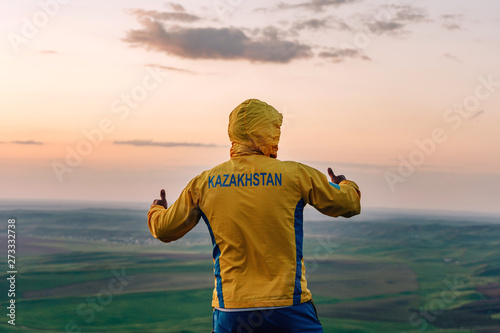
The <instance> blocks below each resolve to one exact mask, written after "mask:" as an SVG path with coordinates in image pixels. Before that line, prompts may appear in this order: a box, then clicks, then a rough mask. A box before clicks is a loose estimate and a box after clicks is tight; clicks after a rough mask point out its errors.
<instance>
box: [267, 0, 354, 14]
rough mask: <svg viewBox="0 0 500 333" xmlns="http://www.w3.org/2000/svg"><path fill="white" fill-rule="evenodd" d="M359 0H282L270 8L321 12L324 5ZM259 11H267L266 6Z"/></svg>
mask: <svg viewBox="0 0 500 333" xmlns="http://www.w3.org/2000/svg"><path fill="white" fill-rule="evenodd" d="M356 1H357V0H309V1H305V2H300V3H296V4H289V3H285V2H280V3H279V4H278V5H277V6H276V7H275V8H273V9H270V10H271V11H277V10H286V9H305V10H311V11H315V12H320V11H322V10H324V8H323V7H328V6H340V5H345V4H348V3H353V2H356ZM257 10H258V11H266V10H267V9H265V8H259V9H257Z"/></svg>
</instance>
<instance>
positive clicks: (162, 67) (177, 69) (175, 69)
mask: <svg viewBox="0 0 500 333" xmlns="http://www.w3.org/2000/svg"><path fill="white" fill-rule="evenodd" d="M146 67H153V68H161V69H164V70H167V71H175V72H181V73H188V74H196V72H193V71H191V70H189V69H183V68H176V67H170V66H163V65H156V64H147V65H146Z"/></svg>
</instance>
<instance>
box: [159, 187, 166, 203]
mask: <svg viewBox="0 0 500 333" xmlns="http://www.w3.org/2000/svg"><path fill="white" fill-rule="evenodd" d="M160 198H161V200H163V201H167V198H166V196H165V190H164V189H162V190H161V191H160Z"/></svg>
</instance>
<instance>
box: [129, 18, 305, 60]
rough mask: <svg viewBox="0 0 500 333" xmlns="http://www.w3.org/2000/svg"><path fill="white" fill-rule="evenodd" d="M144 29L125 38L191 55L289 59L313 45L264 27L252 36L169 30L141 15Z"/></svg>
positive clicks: (231, 31) (147, 46) (231, 30)
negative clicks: (257, 34)
mask: <svg viewBox="0 0 500 333" xmlns="http://www.w3.org/2000/svg"><path fill="white" fill-rule="evenodd" d="M140 23H141V25H142V29H138V30H129V31H128V32H127V34H126V37H125V38H124V39H123V41H125V42H126V43H129V44H130V46H132V47H143V48H145V49H147V50H153V51H158V52H164V53H166V54H173V55H176V56H179V57H182V58H190V59H224V60H238V59H245V60H249V61H255V62H271V63H287V62H290V61H291V60H294V59H300V58H310V57H311V56H312V52H311V47H310V46H308V45H304V44H300V43H298V42H292V41H287V40H284V39H283V37H280V36H278V35H277V34H276V33H274V34H273V33H272V32H271V31H270V30H266V29H263V30H262V33H261V34H260V36H255V37H252V38H250V37H249V36H247V35H246V34H245V33H244V32H243V31H242V30H241V29H238V28H233V27H231V28H211V27H208V28H186V27H179V26H176V27H171V28H168V30H167V29H166V28H165V27H164V26H163V25H162V24H161V23H160V22H158V21H156V20H153V19H150V18H147V19H141V20H140Z"/></svg>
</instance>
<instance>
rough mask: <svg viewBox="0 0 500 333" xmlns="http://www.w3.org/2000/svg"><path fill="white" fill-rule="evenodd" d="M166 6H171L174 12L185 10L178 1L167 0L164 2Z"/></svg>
mask: <svg viewBox="0 0 500 333" xmlns="http://www.w3.org/2000/svg"><path fill="white" fill-rule="evenodd" d="M166 6H167V7H170V8H172V9H173V10H174V11H176V12H185V11H186V10H185V9H184V7H183V6H182V5H181V4H179V3H174V2H168V3H166Z"/></svg>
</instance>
